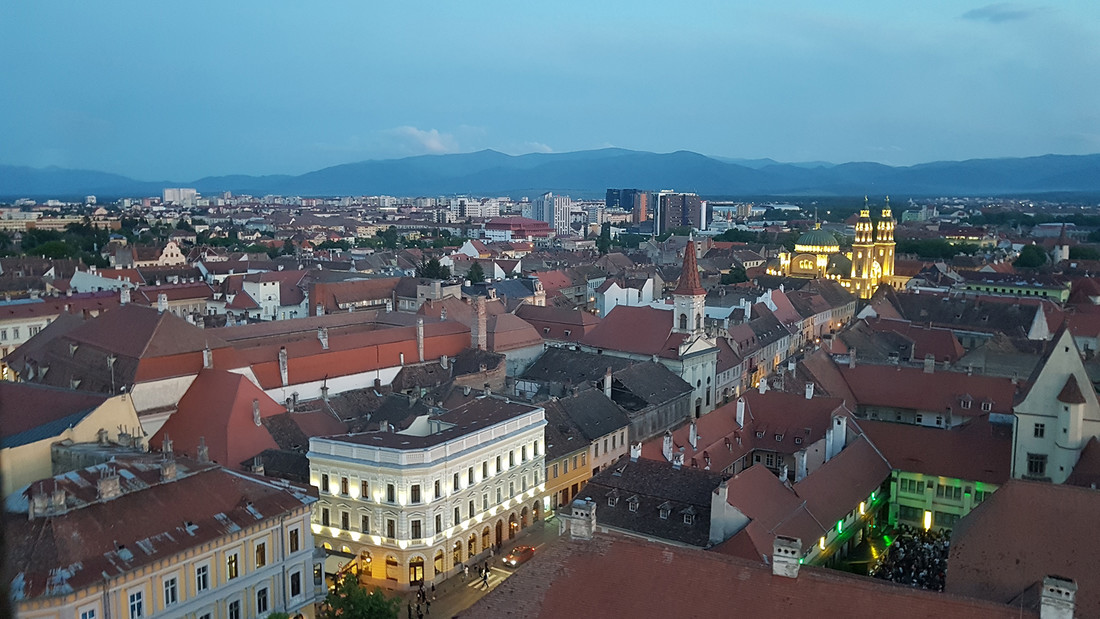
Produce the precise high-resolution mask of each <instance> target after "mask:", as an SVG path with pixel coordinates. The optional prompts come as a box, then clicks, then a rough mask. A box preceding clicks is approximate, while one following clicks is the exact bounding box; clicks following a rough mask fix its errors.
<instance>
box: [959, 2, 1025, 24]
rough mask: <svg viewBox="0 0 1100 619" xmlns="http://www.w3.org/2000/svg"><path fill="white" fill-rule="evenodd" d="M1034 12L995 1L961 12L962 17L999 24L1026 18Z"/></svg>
mask: <svg viewBox="0 0 1100 619" xmlns="http://www.w3.org/2000/svg"><path fill="white" fill-rule="evenodd" d="M1034 14H1035V11H1034V10H1032V9H1027V8H1024V7H1021V6H1017V5H1015V4H1010V3H1008V2H997V3H995V4H987V5H985V6H983V7H979V8H976V9H972V10H970V11H967V12H965V13H963V14H962V18H963V19H970V20H973V21H985V22H989V23H991V24H999V23H1002V22H1006V21H1014V20H1018V19H1027V18H1029V17H1031V16H1032V15H1034Z"/></svg>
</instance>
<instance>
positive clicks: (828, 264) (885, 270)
mask: <svg viewBox="0 0 1100 619" xmlns="http://www.w3.org/2000/svg"><path fill="white" fill-rule="evenodd" d="M895 223H896V222H895V221H894V216H893V214H892V212H891V210H890V199H889V198H887V199H886V205H885V207H884V208H883V209H882V211H881V214H880V217H879V218H878V219H877V220H872V219H871V210H870V208H868V207H867V205H866V204H864V208H863V209H862V210H861V211H860V213H859V220H858V221H856V226H855V228H856V237H855V240H854V241H853V242H852V249H851V251H850V252H847V253H841V251H840V243H839V242H838V241H837V239H836V237H835V236H833V235H832V234H831V233H829V232H827V231H825V230H822V229H821V225H820V224H816V225H815V226H814V229H813V230H811V231H810V232H807V233H806V234H803V235H802V236H800V237H799V238H798V241H797V242H796V243H795V247H794V252H783V253H780V254H779V258H778V260H777V261H776V262H773V263H772V264H771V265H769V267H768V269H767V270H768V273H769V274H770V275H783V276H787V277H805V278H818V277H823V278H827V279H834V280H837V281H839V282H840V283H841V284H843V285H844V287H846V288H848V289H849V290H850V291H851V292H852V293H853V294H855V295H856V296H858V297H859V298H861V299H869V298H871V295H872V294H874V292H875V289H876V288H878V285H879V284H880V283H881V284H889V283H891V281H892V279H893V277H894V226H895Z"/></svg>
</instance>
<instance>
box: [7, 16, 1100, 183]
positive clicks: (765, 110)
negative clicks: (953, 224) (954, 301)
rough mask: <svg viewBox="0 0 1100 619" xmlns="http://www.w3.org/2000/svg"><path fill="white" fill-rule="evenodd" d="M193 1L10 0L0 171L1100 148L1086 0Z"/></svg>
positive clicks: (243, 169) (257, 169)
mask: <svg viewBox="0 0 1100 619" xmlns="http://www.w3.org/2000/svg"><path fill="white" fill-rule="evenodd" d="M195 6H196V5H187V6H185V7H161V6H146V5H140V4H132V5H131V4H125V3H114V4H111V5H109V6H107V7H103V6H97V7H96V8H94V9H89V8H87V7H84V6H80V5H66V6H59V5H51V6H43V5H34V6H30V5H9V6H5V7H4V8H3V9H0V11H2V13H0V14H2V15H3V17H4V19H5V21H6V22H7V23H11V24H17V25H18V26H19V27H17V28H13V29H12V32H11V33H10V34H9V36H8V37H7V38H6V39H5V40H4V42H3V43H0V46H2V47H0V49H2V50H3V53H4V54H5V56H6V57H7V58H10V59H12V62H9V63H5V67H4V68H3V69H0V78H2V79H3V81H4V83H5V84H6V85H7V86H8V87H7V88H5V89H4V92H3V94H0V102H2V104H3V106H4V108H5V109H6V110H9V114H7V115H5V117H4V120H2V121H0V143H3V144H4V145H5V147H4V148H3V149H0V163H6V164H13V165H29V166H34V167H43V166H50V165H56V166H60V167H67V168H83V169H94V170H103V171H108V172H114V173H118V174H124V175H128V176H132V177H135V178H142V179H150V180H152V179H164V178H175V179H181V178H199V177H202V176H206V175H215V174H300V173H303V172H307V171H310V170H316V169H321V168H324V167H326V166H331V165H336V164H341V163H348V162H354V161H363V160H371V159H389V158H397V157H403V156H409V155H419V154H443V153H458V152H471V151H477V150H482V149H486V148H491V149H495V150H499V151H501V152H505V153H509V154H521V153H528V152H568V151H578V150H587V149H595V148H603V147H610V146H614V147H621V148H629V149H636V150H647V151H654V152H670V151H676V150H691V151H695V152H700V153H704V154H707V155H711V156H718V157H735V158H748V159H752V158H765V157H767V158H772V159H775V160H777V161H785V162H800V161H817V160H824V161H830V162H833V163H843V162H846V161H876V162H881V163H886V164H889V165H911V164H915V163H921V162H927V161H935V160H960V159H968V158H978V157H1015V156H1032V155H1041V154H1045V153H1061V154H1085V153H1093V152H1100V114H1098V113H1097V112H1096V111H1095V110H1094V108H1093V107H1092V106H1090V102H1091V101H1093V100H1095V99H1096V97H1097V95H1100V83H1097V81H1096V80H1095V79H1092V76H1094V75H1095V74H1096V73H1097V71H1098V70H1100V50H1097V49H1096V48H1095V46H1093V45H1091V41H1093V40H1095V39H1096V36H1097V35H1098V34H1100V32H1097V31H1098V30H1100V27H1098V24H1100V19H1097V18H1098V17H1100V8H1098V7H1096V6H1095V5H1092V4H1090V3H1086V2H1066V3H1060V4H1059V5H1057V6H1053V7H1052V6H1041V5H1035V4H1030V3H1018V4H1010V3H995V4H989V3H985V2H966V3H948V2H935V3H924V4H922V5H920V6H903V7H887V6H873V7H867V6H864V5H862V4H857V3H854V2H849V3H833V4H830V5H829V7H828V8H822V7H820V6H817V5H815V4H812V3H808V2H800V3H794V4H792V5H790V6H788V7H784V8H782V9H779V8H773V7H757V6H744V5H741V4H731V5H718V6H707V5H703V4H694V5H691V6H687V7H684V6H675V7H674V6H663V5H659V4H644V5H638V4H630V5H627V4H606V5H601V6H599V7H591V6H583V7H582V6H581V5H579V4H573V5H570V4H565V5H560V4H559V5H555V6H553V7H529V6H524V7H518V6H509V5H502V4H486V5H476V6H466V5H463V6H461V7H431V11H430V12H429V10H428V8H427V7H425V6H417V5H401V6H382V7H377V6H370V7H366V6H357V5H352V4H337V5H328V6H326V7H324V8H321V9H318V8H316V7H308V8H306V7H281V8H280V9H279V10H278V12H275V13H264V12H263V11H262V10H261V8H260V5H258V4H248V3H245V4H239V5H234V6H233V7H231V8H227V7H222V6H219V5H215V4H209V5H198V7H197V8H194V7H195ZM264 8H265V9H266V5H265V6H264Z"/></svg>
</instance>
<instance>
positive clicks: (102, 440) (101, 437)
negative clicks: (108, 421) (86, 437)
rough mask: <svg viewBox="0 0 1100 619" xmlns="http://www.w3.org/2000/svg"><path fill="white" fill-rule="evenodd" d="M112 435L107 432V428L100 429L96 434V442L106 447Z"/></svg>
mask: <svg viewBox="0 0 1100 619" xmlns="http://www.w3.org/2000/svg"><path fill="white" fill-rule="evenodd" d="M109 436H110V434H109V433H108V432H107V428H100V429H99V432H96V441H97V442H99V444H100V445H106V444H107V440H108V437H109Z"/></svg>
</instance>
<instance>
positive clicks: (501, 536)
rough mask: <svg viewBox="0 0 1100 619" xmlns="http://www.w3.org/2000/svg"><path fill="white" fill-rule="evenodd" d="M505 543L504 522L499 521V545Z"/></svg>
mask: <svg viewBox="0 0 1100 619" xmlns="http://www.w3.org/2000/svg"><path fill="white" fill-rule="evenodd" d="M503 543H504V521H503V520H497V544H498V545H500V544H503Z"/></svg>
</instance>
